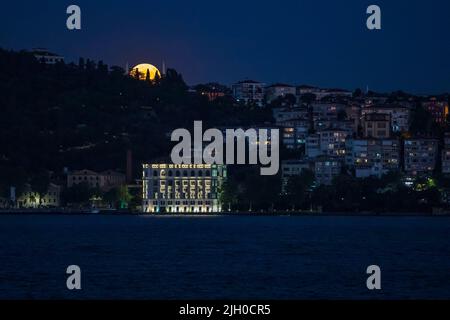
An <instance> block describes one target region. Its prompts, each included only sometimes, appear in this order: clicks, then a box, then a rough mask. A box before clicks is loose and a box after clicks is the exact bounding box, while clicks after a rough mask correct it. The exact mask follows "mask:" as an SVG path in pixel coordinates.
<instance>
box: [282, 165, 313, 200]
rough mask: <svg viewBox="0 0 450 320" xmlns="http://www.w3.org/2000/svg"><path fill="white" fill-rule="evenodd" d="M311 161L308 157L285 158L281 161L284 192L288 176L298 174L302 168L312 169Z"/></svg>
mask: <svg viewBox="0 0 450 320" xmlns="http://www.w3.org/2000/svg"><path fill="white" fill-rule="evenodd" d="M313 169H314V167H312V163H311V162H310V161H309V160H308V159H303V160H285V161H282V162H281V181H282V192H283V193H285V191H286V190H285V188H286V185H287V183H288V181H289V178H291V177H295V176H299V175H300V174H301V173H302V171H303V170H313Z"/></svg>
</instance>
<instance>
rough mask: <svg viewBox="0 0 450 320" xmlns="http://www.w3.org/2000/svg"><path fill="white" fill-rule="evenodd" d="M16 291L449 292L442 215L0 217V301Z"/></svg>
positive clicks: (448, 246) (285, 295)
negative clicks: (378, 273)
mask: <svg viewBox="0 0 450 320" xmlns="http://www.w3.org/2000/svg"><path fill="white" fill-rule="evenodd" d="M73 264H75V265H79V266H80V268H81V272H82V280H81V282H82V290H81V291H69V290H68V289H67V288H66V277H67V275H66V268H67V266H69V265H73ZM373 264H375V265H379V266H380V267H381V270H382V277H381V282H382V290H381V291H377V292H373V291H369V290H368V289H367V287H366V279H367V275H366V268H367V266H369V265H373ZM24 298H27V299H29V298H31V299H61V298H64V299H66V298H69V299H85V298H94V299H216V298H217V299H218V298H228V299H323V298H326V299H330V298H332V299H349V298H351V299H354V298H356V299H366V298H370V299H398V298H402V299H403V298H406V299H410V298H425V299H436V298H437V299H449V298H450V218H431V217H430V218H427V217H412V218H401V217H143V216H141V217H138V216H95V215H93V216H57V215H48V216H47V215H23V216H17V215H16V216H13V215H4V216H0V299H24Z"/></svg>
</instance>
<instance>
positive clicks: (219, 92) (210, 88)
mask: <svg viewBox="0 0 450 320" xmlns="http://www.w3.org/2000/svg"><path fill="white" fill-rule="evenodd" d="M194 90H195V92H196V93H197V94H200V95H202V96H205V97H207V98H208V100H209V101H214V100H216V99H217V98H222V97H225V96H227V95H230V89H229V87H226V86H224V85H221V84H219V83H206V84H199V85H196V86H195V87H194Z"/></svg>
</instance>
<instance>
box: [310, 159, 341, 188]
mask: <svg viewBox="0 0 450 320" xmlns="http://www.w3.org/2000/svg"><path fill="white" fill-rule="evenodd" d="M341 172H342V159H340V158H338V157H330V156H322V157H318V158H316V159H315V160H314V174H315V178H316V183H317V184H318V185H331V184H332V183H333V179H334V178H335V177H337V176H339V175H340V174H341Z"/></svg>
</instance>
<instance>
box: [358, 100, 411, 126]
mask: <svg viewBox="0 0 450 320" xmlns="http://www.w3.org/2000/svg"><path fill="white" fill-rule="evenodd" d="M373 113H376V114H387V115H389V117H390V125H391V130H392V132H406V131H408V130H409V123H410V110H409V109H408V108H406V107H404V106H401V105H372V106H368V107H365V108H363V109H362V114H363V116H365V115H367V114H373Z"/></svg>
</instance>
